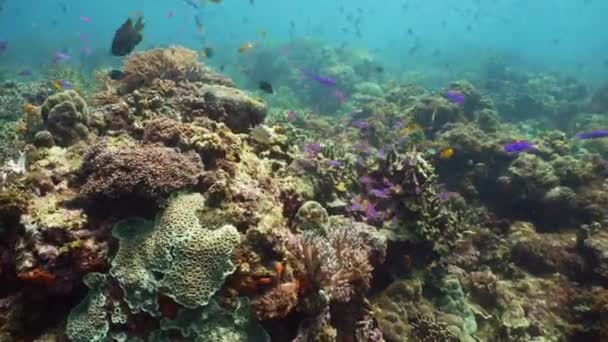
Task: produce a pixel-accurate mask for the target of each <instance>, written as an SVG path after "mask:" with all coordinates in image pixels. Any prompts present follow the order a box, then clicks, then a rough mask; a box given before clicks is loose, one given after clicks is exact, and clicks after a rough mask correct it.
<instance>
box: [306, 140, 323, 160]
mask: <svg viewBox="0 0 608 342" xmlns="http://www.w3.org/2000/svg"><path fill="white" fill-rule="evenodd" d="M321 148H322V147H321V144H319V143H310V144H306V145H304V153H306V155H307V156H308V157H309V158H314V157H316V156H317V155H318V154H319V153H321Z"/></svg>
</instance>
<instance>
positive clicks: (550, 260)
mask: <svg viewBox="0 0 608 342" xmlns="http://www.w3.org/2000/svg"><path fill="white" fill-rule="evenodd" d="M510 230H511V233H510V234H509V241H510V243H511V244H512V246H513V247H512V249H511V260H513V262H515V264H516V265H518V266H520V267H522V268H524V269H526V270H528V271H530V272H532V273H535V274H539V275H542V274H552V273H555V272H560V273H562V274H564V275H566V276H569V277H571V278H574V279H577V278H578V277H580V276H581V275H582V274H583V272H584V271H585V268H586V267H585V264H584V260H583V258H582V257H581V256H580V255H579V254H578V253H577V248H576V235H575V234H573V233H537V232H536V230H535V228H534V226H533V225H532V224H530V223H527V222H515V223H513V224H512V225H511V228H510Z"/></svg>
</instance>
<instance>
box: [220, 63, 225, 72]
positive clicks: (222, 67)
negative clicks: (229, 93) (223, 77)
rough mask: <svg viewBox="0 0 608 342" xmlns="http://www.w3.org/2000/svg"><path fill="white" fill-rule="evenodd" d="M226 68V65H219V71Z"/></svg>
mask: <svg viewBox="0 0 608 342" xmlns="http://www.w3.org/2000/svg"><path fill="white" fill-rule="evenodd" d="M225 68H226V66H225V65H224V64H222V65H220V71H221V72H224V69H225Z"/></svg>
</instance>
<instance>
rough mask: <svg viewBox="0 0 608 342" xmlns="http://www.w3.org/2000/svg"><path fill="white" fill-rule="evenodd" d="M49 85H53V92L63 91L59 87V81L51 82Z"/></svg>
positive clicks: (61, 87)
mask: <svg viewBox="0 0 608 342" xmlns="http://www.w3.org/2000/svg"><path fill="white" fill-rule="evenodd" d="M51 84H53V88H55V90H57V91H63V86H61V82H59V81H51Z"/></svg>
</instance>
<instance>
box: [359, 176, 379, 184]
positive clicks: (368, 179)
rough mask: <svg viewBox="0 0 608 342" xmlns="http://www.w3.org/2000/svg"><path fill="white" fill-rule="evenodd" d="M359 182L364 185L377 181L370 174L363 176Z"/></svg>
mask: <svg viewBox="0 0 608 342" xmlns="http://www.w3.org/2000/svg"><path fill="white" fill-rule="evenodd" d="M359 182H361V184H364V185H370V184H374V183H375V182H376V181H375V180H374V179H373V178H372V177H370V176H361V177H360V178H359Z"/></svg>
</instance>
